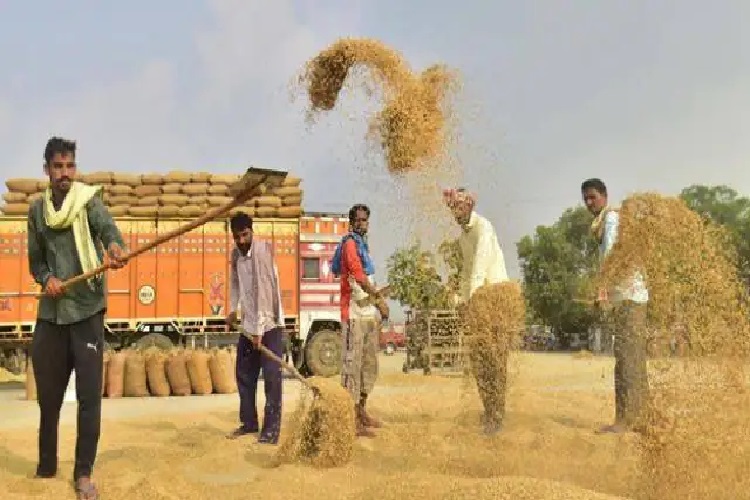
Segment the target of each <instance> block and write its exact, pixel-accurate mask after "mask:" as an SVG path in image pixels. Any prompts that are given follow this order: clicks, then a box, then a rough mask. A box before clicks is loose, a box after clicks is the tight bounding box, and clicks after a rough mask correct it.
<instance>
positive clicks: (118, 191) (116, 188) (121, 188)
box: [107, 184, 133, 196]
mask: <svg viewBox="0 0 750 500" xmlns="http://www.w3.org/2000/svg"><path fill="white" fill-rule="evenodd" d="M107 192H108V193H111V194H113V195H115V196H117V195H131V194H133V188H132V187H131V186H127V185H125V184H113V185H111V186H109V189H107Z"/></svg>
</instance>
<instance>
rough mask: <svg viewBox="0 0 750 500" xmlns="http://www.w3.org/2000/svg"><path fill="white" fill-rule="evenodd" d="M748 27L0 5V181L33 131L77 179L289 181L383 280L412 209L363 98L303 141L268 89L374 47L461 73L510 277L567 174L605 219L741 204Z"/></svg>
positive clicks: (293, 107)
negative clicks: (646, 206) (360, 218)
mask: <svg viewBox="0 0 750 500" xmlns="http://www.w3.org/2000/svg"><path fill="white" fill-rule="evenodd" d="M748 24H750V2H746V1H742V0H736V1H735V0H717V1H714V2H706V1H698V0H679V1H677V0H661V1H653V0H629V1H626V0H607V1H605V2H602V1H594V0H568V1H560V0H538V1H527V2H517V1H511V0H496V1H494V2H488V1H479V0H464V1H462V2H448V1H446V0H430V1H427V0H411V1H408V2H404V1H395V0H377V1H367V0H346V1H344V0H340V1H333V0H316V1H314V2H313V0H297V1H287V0H275V1H274V2H270V1H263V2H261V1H256V0H205V1H199V0H181V1H177V0H162V1H159V2H145V1H143V0H131V1H129V2H123V3H116V2H96V1H94V0H71V1H69V2H65V3H63V2H53V1H52V0H34V1H26V2H23V1H21V0H0V61H2V65H0V147H1V150H2V152H3V159H2V161H0V180H4V179H7V178H9V177H25V176H41V175H42V153H43V149H44V145H45V142H46V141H47V139H48V138H49V136H51V135H62V136H65V137H68V138H74V139H76V140H77V142H78V146H79V152H78V163H79V165H80V168H81V169H82V170H83V171H99V170H114V171H121V172H134V173H147V172H161V173H166V172H168V171H170V170H201V171H211V172H221V173H237V172H241V171H243V170H244V169H245V168H246V167H247V166H248V165H249V164H255V165H259V166H266V167H269V168H277V169H284V170H289V171H291V172H292V173H293V174H294V175H297V176H300V177H302V178H303V189H304V191H305V208H306V209H307V210H311V211H341V212H343V211H346V210H347V209H348V207H349V206H351V205H352V204H354V203H356V202H365V203H368V204H370V206H371V207H372V209H373V214H372V228H371V240H372V242H373V243H372V247H373V252H374V254H375V261H376V266H377V267H378V275H379V276H380V277H381V278H382V277H383V276H384V269H385V260H386V258H387V257H388V255H390V253H391V252H392V251H393V250H394V249H395V248H397V247H399V246H402V245H405V244H406V243H407V242H408V241H409V240H410V238H411V237H412V236H413V233H414V232H419V231H425V228H424V227H422V228H418V229H414V226H413V224H406V223H404V220H403V219H402V218H400V217H398V216H394V215H396V214H400V213H402V212H403V213H406V212H410V211H412V212H413V211H414V210H415V208H414V207H413V206H409V203H408V201H405V200H404V199H403V196H402V195H399V194H398V191H399V181H398V180H397V179H393V178H391V177H389V176H388V174H387V173H386V171H385V167H384V164H383V162H382V157H379V156H378V155H377V153H376V152H373V151H372V148H371V147H370V146H368V145H367V144H366V142H365V140H364V133H365V130H366V127H367V123H368V120H369V119H370V117H371V116H372V112H373V111H374V110H376V109H377V107H378V106H377V103H375V102H372V100H371V99H368V97H367V96H366V95H365V93H364V92H358V91H357V90H356V89H354V90H352V91H351V92H347V93H346V95H344V96H343V97H342V99H341V102H340V104H339V106H338V107H337V108H336V109H335V110H334V111H332V112H331V113H328V114H326V115H325V116H322V117H321V118H320V119H319V121H318V122H317V123H316V124H315V125H314V126H310V125H309V124H308V123H306V121H305V115H304V105H305V103H304V100H303V99H297V100H292V99H291V98H290V87H289V83H290V81H291V80H292V79H293V78H294V76H295V75H296V74H297V72H298V71H299V70H300V69H301V67H302V65H303V64H304V62H305V61H306V60H308V59H310V58H312V57H314V56H315V55H316V54H317V53H318V52H319V51H320V50H322V49H324V48H325V47H327V46H328V45H329V44H331V43H333V42H334V41H335V40H336V39H338V38H340V37H348V36H355V37H359V36H366V37H374V38H378V39H380V40H382V41H383V42H384V43H386V44H388V45H390V46H392V47H394V48H396V49H397V50H399V51H400V52H401V53H402V54H403V55H404V57H405V58H406V59H407V60H408V61H409V64H410V65H411V66H412V68H414V69H415V70H422V69H424V68H425V67H427V66H429V65H431V64H434V63H444V64H447V65H449V66H451V67H453V68H455V69H457V70H458V71H459V72H460V75H461V80H462V89H461V91H460V94H459V95H458V96H457V97H456V109H457V118H458V125H457V126H458V137H459V142H458V145H457V149H456V156H457V158H458V161H459V163H460V165H461V166H462V170H463V172H464V177H463V178H462V179H461V182H462V183H463V184H465V185H466V186H467V187H468V188H469V189H471V190H473V191H474V192H475V193H477V195H478V205H477V211H478V212H479V213H481V214H482V215H484V216H485V217H487V218H488V219H489V220H490V221H492V222H493V223H494V225H495V228H496V230H497V233H498V237H499V240H500V244H501V246H502V248H503V251H504V253H505V259H506V263H507V267H508V270H509V272H510V274H511V276H512V277H518V273H519V270H518V262H517V256H516V248H515V245H516V242H517V241H518V240H519V239H520V238H521V237H522V236H523V235H525V234H530V233H532V232H533V231H534V228H535V227H536V226H537V225H540V224H545V225H546V224H551V223H553V222H554V221H555V220H556V219H557V217H558V216H559V215H560V213H561V212H562V211H563V210H564V209H565V208H567V207H570V206H574V205H576V204H578V203H580V199H579V198H580V190H579V187H580V183H581V181H582V180H583V179H585V178H588V177H594V176H596V177H600V178H602V179H603V180H604V181H605V182H606V183H607V184H608V187H609V191H610V195H611V198H612V200H613V201H614V202H615V203H617V202H618V201H619V200H621V199H622V198H623V197H624V196H627V195H628V194H630V193H632V192H634V191H660V192H663V193H667V194H676V193H678V192H679V191H680V190H681V189H682V188H684V187H686V186H688V185H690V184H694V183H704V184H727V185H730V186H732V187H734V188H735V189H737V190H738V191H740V192H741V193H746V194H750V169H748V168H747V167H748V160H750V118H748V116H749V115H748V110H750V32H748V31H747V30H745V34H743V32H742V31H741V27H742V26H743V25H745V26H747V25H748ZM2 189H4V187H3V188H0V191H1V190H2ZM421 224H422V225H427V226H429V224H430V222H429V220H428V221H426V222H425V221H424V220H423V221H422V222H421Z"/></svg>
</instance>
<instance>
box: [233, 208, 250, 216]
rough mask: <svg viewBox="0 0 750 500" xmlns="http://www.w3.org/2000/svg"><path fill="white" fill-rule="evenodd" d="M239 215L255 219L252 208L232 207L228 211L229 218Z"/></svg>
mask: <svg viewBox="0 0 750 500" xmlns="http://www.w3.org/2000/svg"><path fill="white" fill-rule="evenodd" d="M239 213H243V214H247V215H249V216H250V217H255V208H253V207H234V208H233V209H231V210H230V211H229V215H230V217H231V216H232V215H237V214H239Z"/></svg>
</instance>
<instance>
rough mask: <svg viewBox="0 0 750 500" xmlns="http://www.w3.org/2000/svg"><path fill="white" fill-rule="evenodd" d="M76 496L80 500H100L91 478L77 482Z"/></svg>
mask: <svg viewBox="0 0 750 500" xmlns="http://www.w3.org/2000/svg"><path fill="white" fill-rule="evenodd" d="M76 495H77V498H78V500H99V492H98V491H97V489H96V485H94V482H93V481H91V479H89V478H81V479H79V480H78V481H77V482H76Z"/></svg>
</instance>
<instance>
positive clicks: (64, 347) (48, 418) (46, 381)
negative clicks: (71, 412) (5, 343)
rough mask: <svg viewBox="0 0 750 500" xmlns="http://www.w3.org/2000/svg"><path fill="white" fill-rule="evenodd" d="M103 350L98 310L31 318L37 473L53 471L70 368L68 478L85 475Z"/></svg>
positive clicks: (95, 433) (94, 441)
mask: <svg viewBox="0 0 750 500" xmlns="http://www.w3.org/2000/svg"><path fill="white" fill-rule="evenodd" d="M103 351H104V313H103V312H100V313H98V314H95V315H93V316H91V317H89V318H87V319H85V320H83V321H80V322H78V323H73V324H71V325H57V324H54V323H50V322H47V321H42V320H38V321H37V323H36V327H35V328H34V339H33V341H32V344H31V359H32V361H33V364H34V378H35V379H36V386H37V397H38V402H39V413H40V415H39V464H38V465H37V474H38V475H40V476H52V475H55V474H56V473H57V441H58V439H57V434H58V427H59V422H60V409H61V407H62V403H63V398H64V397H65V391H66V389H67V387H68V381H69V380H70V373H71V371H72V370H75V373H76V380H75V383H76V397H77V399H78V428H77V436H76V449H75V468H74V470H73V477H74V479H76V480H77V479H79V478H80V477H88V476H90V475H91V473H92V470H93V468H94V460H95V459H96V450H97V446H98V445H99V433H100V428H101V411H102V363H103Z"/></svg>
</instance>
